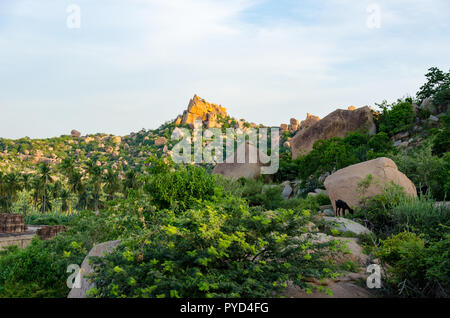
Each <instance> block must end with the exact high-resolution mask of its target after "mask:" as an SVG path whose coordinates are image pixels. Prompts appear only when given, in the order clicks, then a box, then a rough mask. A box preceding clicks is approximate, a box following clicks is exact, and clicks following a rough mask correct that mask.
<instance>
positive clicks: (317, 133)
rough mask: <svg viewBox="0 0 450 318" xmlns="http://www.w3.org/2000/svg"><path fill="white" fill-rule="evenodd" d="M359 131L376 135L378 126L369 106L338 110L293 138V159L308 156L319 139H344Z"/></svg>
mask: <svg viewBox="0 0 450 318" xmlns="http://www.w3.org/2000/svg"><path fill="white" fill-rule="evenodd" d="M311 118H312V117H311ZM307 119H308V118H307ZM358 129H368V131H369V133H370V134H371V135H373V134H375V133H376V126H375V123H374V121H373V116H372V113H371V110H370V108H369V107H368V106H365V107H361V108H358V109H356V110H344V109H337V110H335V111H334V112H332V113H331V114H329V115H327V116H326V117H325V118H323V119H321V120H319V121H316V122H315V123H313V124H312V125H311V126H310V127H309V128H306V129H301V130H300V131H299V132H298V133H297V134H296V135H295V137H294V138H292V141H291V149H292V158H293V159H296V158H297V157H298V156H299V155H302V154H308V153H309V152H310V151H311V150H312V149H313V145H314V143H315V142H316V141H317V140H319V139H325V140H327V139H330V138H332V137H341V138H343V137H345V136H346V135H347V133H349V132H353V131H356V130H358Z"/></svg>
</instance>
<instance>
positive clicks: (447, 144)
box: [433, 112, 450, 155]
mask: <svg viewBox="0 0 450 318" xmlns="http://www.w3.org/2000/svg"><path fill="white" fill-rule="evenodd" d="M440 122H441V127H440V129H439V130H438V132H437V134H436V136H435V137H434V140H433V152H434V153H435V154H437V155H443V154H445V153H448V152H449V151H450V112H447V113H446V115H445V116H442V117H441V118H440Z"/></svg>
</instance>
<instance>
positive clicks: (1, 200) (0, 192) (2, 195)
mask: <svg viewBox="0 0 450 318" xmlns="http://www.w3.org/2000/svg"><path fill="white" fill-rule="evenodd" d="M0 207H6V191H5V176H4V174H3V172H1V171H0Z"/></svg>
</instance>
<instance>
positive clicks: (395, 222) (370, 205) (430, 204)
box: [354, 184, 450, 241]
mask: <svg viewBox="0 0 450 318" xmlns="http://www.w3.org/2000/svg"><path fill="white" fill-rule="evenodd" d="M354 217H355V218H359V219H362V220H364V221H365V223H366V225H367V226H368V227H369V228H370V229H371V230H372V231H374V232H375V233H376V234H377V235H378V237H380V238H386V237H388V236H390V235H394V234H397V233H400V232H403V231H410V232H415V233H417V234H423V235H424V237H425V238H426V239H428V240H434V241H438V240H441V239H442V238H443V236H444V235H445V233H446V230H445V229H446V227H448V226H450V207H449V206H448V205H445V204H437V203H436V202H435V201H433V200H431V199H429V198H426V197H425V196H421V197H419V198H417V199H416V198H411V197H409V196H406V195H405V194H404V192H403V189H402V188H401V187H399V186H397V185H394V184H392V185H389V186H387V187H385V188H384V192H383V194H380V195H377V196H375V197H372V198H370V199H369V200H366V201H365V205H364V206H363V207H362V208H361V209H359V211H358V212H357V213H356V214H355V216H354Z"/></svg>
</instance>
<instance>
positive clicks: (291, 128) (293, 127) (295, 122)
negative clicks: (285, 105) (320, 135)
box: [289, 118, 300, 133]
mask: <svg viewBox="0 0 450 318" xmlns="http://www.w3.org/2000/svg"><path fill="white" fill-rule="evenodd" d="M299 125H300V124H299V121H298V120H297V119H295V118H291V120H290V125H289V131H290V132H291V133H293V132H296V131H297V130H298V128H299Z"/></svg>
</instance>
